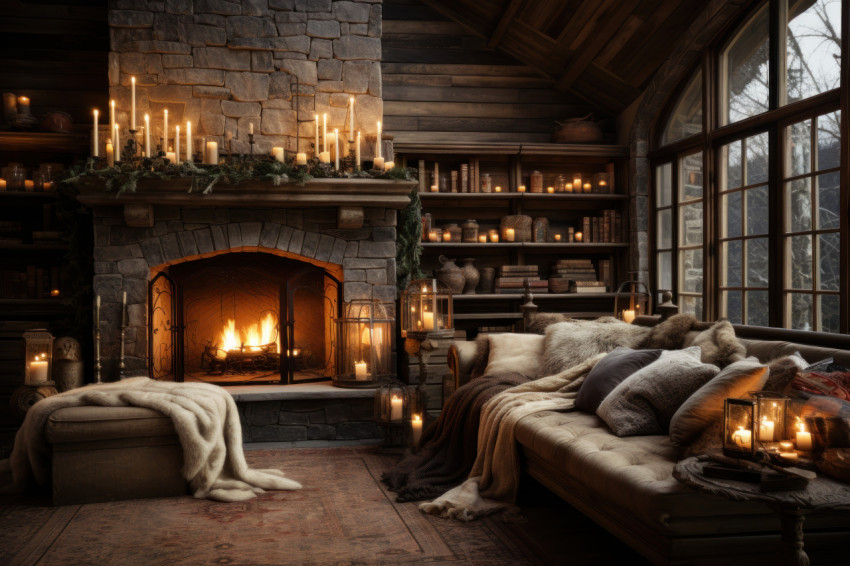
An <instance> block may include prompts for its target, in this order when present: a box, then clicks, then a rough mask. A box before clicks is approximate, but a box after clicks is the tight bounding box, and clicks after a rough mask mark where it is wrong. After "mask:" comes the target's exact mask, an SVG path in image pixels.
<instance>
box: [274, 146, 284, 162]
mask: <svg viewBox="0 0 850 566" xmlns="http://www.w3.org/2000/svg"><path fill="white" fill-rule="evenodd" d="M272 155H273V156H274V160H275V161H280V162H283V148H282V147H273V148H272Z"/></svg>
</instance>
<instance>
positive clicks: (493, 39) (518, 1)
mask: <svg viewBox="0 0 850 566" xmlns="http://www.w3.org/2000/svg"><path fill="white" fill-rule="evenodd" d="M522 3H523V0H510V4H508V7H507V9H506V10H505V11H504V13H503V14H502V17H501V19H500V20H499V23H498V24H496V29H495V30H493V35H491V36H490V41H488V42H487V47H489V48H490V49H496V48H497V47H499V44H500V43H501V42H502V38H503V37H504V36H505V32H506V31H508V27H510V25H511V22H513V19H514V17H515V16H516V13H517V12H518V11H519V9H520V7H521V6H522Z"/></svg>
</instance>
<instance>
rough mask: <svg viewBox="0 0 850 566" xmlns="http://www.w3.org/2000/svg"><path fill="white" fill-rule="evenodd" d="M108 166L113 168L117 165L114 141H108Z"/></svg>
mask: <svg viewBox="0 0 850 566" xmlns="http://www.w3.org/2000/svg"><path fill="white" fill-rule="evenodd" d="M106 165H107V166H109V167H112V166H113V165H115V152H114V151H113V149H112V140H111V139H107V140H106Z"/></svg>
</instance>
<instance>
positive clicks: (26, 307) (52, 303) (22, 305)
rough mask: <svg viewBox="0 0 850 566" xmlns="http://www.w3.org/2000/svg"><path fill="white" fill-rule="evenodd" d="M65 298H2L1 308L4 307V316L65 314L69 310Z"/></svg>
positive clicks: (0, 299) (0, 301)
mask: <svg viewBox="0 0 850 566" xmlns="http://www.w3.org/2000/svg"><path fill="white" fill-rule="evenodd" d="M62 301H63V299H61V298H59V297H56V298H49V299H5V298H0V308H2V309H3V313H4V318H7V319H8V317H9V316H10V315H14V316H44V315H63V314H67V313H68V312H69V308H68V306H67V305H66V304H65V303H64V302H62Z"/></svg>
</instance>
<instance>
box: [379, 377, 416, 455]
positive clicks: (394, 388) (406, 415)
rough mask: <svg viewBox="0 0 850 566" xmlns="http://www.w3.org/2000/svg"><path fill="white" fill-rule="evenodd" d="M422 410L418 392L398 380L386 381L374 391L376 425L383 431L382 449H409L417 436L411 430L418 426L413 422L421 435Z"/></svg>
mask: <svg viewBox="0 0 850 566" xmlns="http://www.w3.org/2000/svg"><path fill="white" fill-rule="evenodd" d="M423 409H424V407H423V403H422V396H421V394H420V390H419V389H417V388H414V387H410V386H408V385H405V384H404V383H402V382H400V381H398V380H392V381H387V382H384V383H382V384H381V385H380V386H378V389H376V390H375V422H377V423H378V425H379V426H381V427H382V428H383V430H384V445H385V446H387V447H393V446H395V447H398V446H408V445H410V443H411V442H412V441H413V438H414V436H415V435H416V433H415V432H414V427H417V424H415V423H414V422H413V421H418V427H419V429H420V434H421V426H422V419H423ZM414 416H415V417H418V419H416V418H414ZM417 440H418V438H417Z"/></svg>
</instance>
